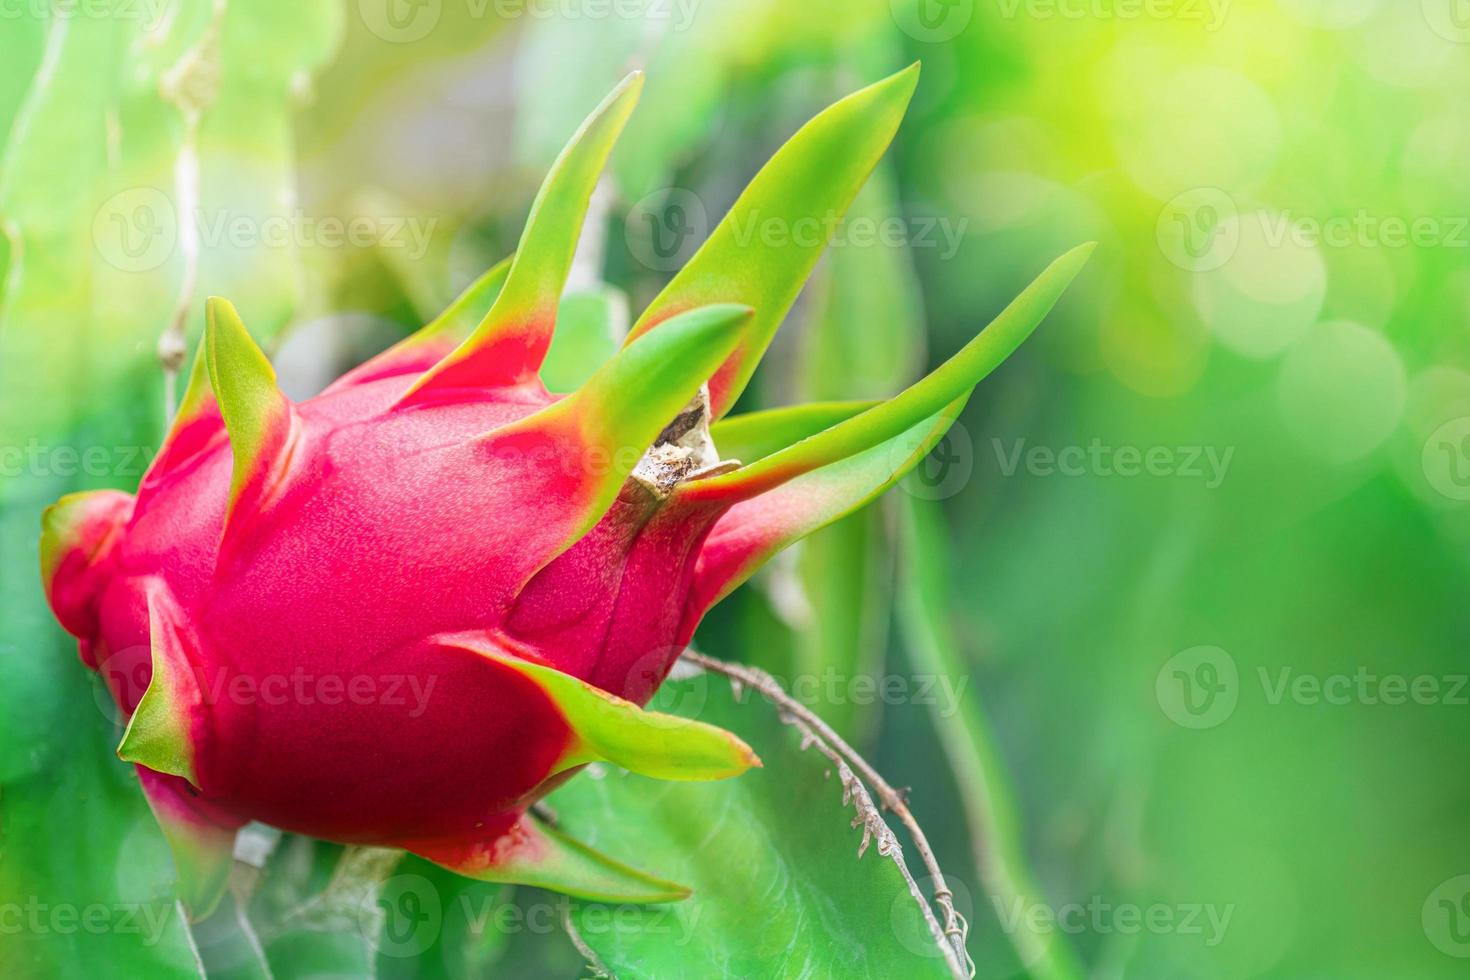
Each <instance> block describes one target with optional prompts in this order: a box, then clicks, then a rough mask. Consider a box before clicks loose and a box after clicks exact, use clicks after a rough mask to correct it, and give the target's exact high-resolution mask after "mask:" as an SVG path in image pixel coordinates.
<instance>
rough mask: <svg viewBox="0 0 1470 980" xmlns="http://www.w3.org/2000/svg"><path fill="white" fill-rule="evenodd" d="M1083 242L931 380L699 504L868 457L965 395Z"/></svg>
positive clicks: (700, 491) (1078, 265)
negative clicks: (870, 451) (860, 455)
mask: <svg viewBox="0 0 1470 980" xmlns="http://www.w3.org/2000/svg"><path fill="white" fill-rule="evenodd" d="M1094 247H1095V246H1094V245H1092V244H1088V245H1082V246H1080V247H1078V248H1075V249H1073V250H1072V251H1070V252H1068V253H1067V254H1066V255H1063V256H1062V257H1061V258H1059V259H1057V260H1056V261H1055V262H1053V263H1052V264H1051V265H1050V266H1048V267H1047V269H1046V270H1045V271H1044V272H1042V273H1041V275H1040V276H1038V277H1037V278H1036V280H1035V281H1034V282H1032V283H1031V285H1030V286H1028V287H1026V289H1025V291H1024V292H1022V293H1021V295H1020V296H1018V297H1016V299H1015V300H1013V301H1012V302H1011V304H1010V305H1009V306H1007V307H1006V308H1005V310H1004V311H1002V312H1001V314H1000V316H998V317H996V318H995V319H994V320H993V321H992V322H991V323H990V325H989V326H987V327H986V328H985V329H984V330H982V331H981V332H980V333H979V334H978V335H977V336H976V337H975V339H974V340H972V341H970V342H969V343H968V344H966V345H965V346H964V347H963V348H962V349H961V350H960V351H959V352H958V353H957V354H955V355H954V356H953V357H951V358H950V359H949V360H948V361H945V362H944V363H943V364H941V365H940V366H939V367H938V368H936V369H935V370H934V371H932V372H931V373H930V374H929V375H928V376H927V377H925V378H924V379H923V380H922V381H920V382H918V383H917V384H915V385H913V386H911V387H910V388H908V389H907V390H905V391H904V392H903V393H901V394H899V395H896V396H895V397H893V398H891V399H889V400H888V401H886V402H883V403H882V404H880V405H878V406H876V407H874V408H871V409H869V410H867V411H866V412H863V413H862V414H860V415H857V416H854V417H853V418H851V419H848V420H847V421H845V422H840V423H838V424H837V425H834V426H832V427H831V428H829V429H827V430H825V431H823V432H820V433H818V434H817V435H814V436H811V437H809V438H807V439H803V440H802V441H800V442H798V443H796V444H795V445H792V446H789V447H787V448H786V449H783V450H781V451H780V452H777V453H773V454H771V455H770V456H767V457H766V458H765V459H762V460H760V461H758V462H756V463H754V464H753V465H750V466H746V467H742V468H741V469H739V470H736V471H735V472H734V473H730V474H728V475H725V476H719V477H713V478H711V479H708V480H701V481H698V482H696V483H692V484H690V485H689V487H688V489H689V491H690V493H691V495H692V496H696V497H698V498H700V499H713V498H723V499H727V500H739V499H744V498H747V497H751V496H754V495H756V494H759V493H764V492H765V491H767V490H770V489H771V488H773V487H777V486H780V485H781V484H782V483H785V482H786V481H787V480H791V479H794V478H795V477H798V476H800V475H802V474H804V473H809V472H811V471H812V470H815V469H818V468H820V467H823V466H827V465H829V464H831V463H834V462H836V461H838V460H841V459H845V458H847V457H849V456H852V455H855V454H857V453H861V452H864V451H866V450H868V449H870V448H872V447H873V446H876V445H879V444H881V443H883V442H885V441H887V440H889V439H892V438H894V437H896V436H898V435H899V434H901V433H903V432H904V431H905V430H908V429H911V428H912V427H914V426H916V425H918V424H920V423H921V422H922V421H923V420H924V419H926V418H928V417H930V416H932V415H934V414H935V413H937V412H939V411H941V410H942V409H943V408H944V407H945V406H946V405H947V404H949V403H950V402H952V401H954V400H955V399H957V398H962V397H965V396H966V395H967V394H968V393H969V392H970V390H971V389H973V388H974V387H975V385H976V384H978V383H979V382H980V381H981V380H982V379H983V378H984V377H985V376H986V375H988V374H989V373H990V372H991V371H993V370H995V368H996V367H997V366H998V365H1000V363H1001V362H1002V361H1004V360H1005V359H1006V358H1007V357H1009V356H1010V355H1011V353H1012V352H1013V351H1014V350H1015V349H1016V348H1017V347H1019V346H1020V345H1021V343H1022V341H1024V340H1025V339H1026V338H1027V337H1029V336H1031V333H1032V331H1034V330H1035V329H1036V327H1037V326H1038V325H1039V324H1040V323H1041V321H1042V320H1043V319H1045V318H1046V315H1047V314H1048V313H1050V312H1051V309H1052V307H1053V306H1055V305H1056V303H1057V301H1058V300H1059V299H1060V298H1061V296H1062V293H1063V292H1064V291H1065V290H1066V288H1067V286H1068V285H1070V284H1071V282H1072V280H1073V279H1074V278H1076V276H1077V274H1078V273H1079V272H1081V271H1082V267H1083V266H1084V265H1086V264H1087V260H1088V258H1089V257H1090V256H1091V255H1092V251H1093V249H1094Z"/></svg>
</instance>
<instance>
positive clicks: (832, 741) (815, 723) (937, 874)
mask: <svg viewBox="0 0 1470 980" xmlns="http://www.w3.org/2000/svg"><path fill="white" fill-rule="evenodd" d="M682 659H684V660H686V661H687V662H689V663H691V664H693V665H694V666H696V667H701V668H703V669H705V670H708V671H712V672H713V673H717V674H723V675H724V676H726V677H728V678H730V680H732V681H734V682H735V683H737V684H742V685H744V686H746V687H749V688H751V689H752V690H755V691H758V692H760V694H761V695H762V696H763V697H765V698H766V700H768V701H770V702H771V703H772V704H774V705H776V706H777V708H779V709H780V712H781V717H782V720H783V721H785V722H787V723H788V724H791V725H793V726H794V727H796V728H797V730H798V731H800V732H801V733H802V736H803V740H804V745H803V747H806V746H807V745H810V746H814V747H816V748H817V749H818V751H820V752H822V754H823V755H825V756H827V758H829V759H831V760H832V761H833V763H834V764H836V765H837V767H838V770H837V771H838V775H839V777H840V778H841V779H842V783H843V792H844V794H845V795H846V796H848V797H850V798H852V799H855V800H856V802H857V804H858V814H859V819H860V820H861V821H862V822H863V824H864V829H863V847H866V846H867V843H868V841H869V839H870V838H871V837H873V836H877V838H878V852H879V853H880V854H884V855H885V856H887V857H891V858H893V859H894V862H895V863H896V864H897V865H898V867H899V870H900V871H902V872H903V876H904V879H905V880H906V881H907V882H908V885H909V890H910V891H912V892H913V894H914V898H915V900H916V901H918V903H919V907H920V909H921V910H922V911H923V913H924V918H925V920H926V921H927V922H928V923H929V927H930V930H931V931H932V932H933V933H934V938H935V942H936V943H938V945H939V948H940V949H941V950H942V951H943V952H944V957H945V962H946V963H947V964H948V965H949V968H950V972H952V973H953V974H954V975H955V976H956V977H961V978H968V977H971V976H974V964H973V963H972V962H971V960H970V957H969V953H968V952H967V950H966V948H965V940H966V937H967V935H968V932H969V924H968V923H967V922H966V921H965V918H964V916H962V915H960V913H959V911H958V910H956V909H955V907H954V893H953V892H951V891H950V889H949V887H948V885H947V884H946V879H945V877H944V872H943V871H941V870H940V868H939V862H938V860H937V859H936V858H935V857H934V849H933V848H932V847H930V846H929V839H928V838H927V837H926V836H925V835H924V831H923V829H922V828H920V826H919V822H918V821H917V820H915V819H914V815H913V813H911V812H910V811H909V808H908V804H907V803H906V802H905V801H904V796H903V793H901V792H899V791H898V790H896V789H894V788H893V786H891V785H890V784H889V783H888V781H887V780H885V779H884V778H883V777H882V776H881V775H880V774H879V773H878V771H877V770H876V769H874V768H873V766H872V765H871V764H870V763H869V762H868V761H867V760H866V759H864V758H863V757H862V756H861V755H860V754H859V753H858V751H857V750H856V749H854V748H853V747H852V746H851V745H849V744H848V743H847V741H846V740H844V739H843V738H842V736H840V735H838V734H837V733H836V732H835V731H833V730H832V727H831V726H830V725H828V724H827V723H826V722H824V721H823V720H822V719H821V718H820V717H818V716H817V714H816V713H815V712H813V711H812V710H811V709H810V708H808V707H807V706H806V705H804V704H802V703H801V702H800V701H798V700H796V699H795V698H793V697H792V696H791V695H790V694H788V693H786V690H785V689H784V688H782V687H781V685H780V683H779V682H777V680H776V679H775V678H774V677H772V676H771V675H770V674H768V673H766V672H765V671H764V670H761V669H760V668H759V667H751V666H749V665H746V664H732V663H728V662H726V661H724V660H718V659H716V658H714V657H710V656H706V655H705V654H702V653H697V652H695V651H694V650H686V651H684V654H683V658H682ZM849 767H851V768H850V769H849ZM852 770H856V773H857V776H855V777H854V776H853V775H852ZM865 783H866V784H867V786H872V787H873V789H874V790H875V791H876V792H877V795H878V800H879V802H880V803H881V804H882V806H883V809H885V810H888V811H889V812H890V813H892V814H894V815H895V816H896V817H898V819H899V821H900V822H901V823H902V824H903V825H904V827H906V828H907V829H908V832H909V836H910V838H912V840H913V842H914V849H915V850H917V851H918V853H919V859H920V860H921V861H923V863H924V867H925V868H926V869H927V870H928V872H929V876H930V877H931V878H932V879H933V881H934V904H935V905H937V906H939V909H940V912H941V914H942V915H943V916H944V925H943V926H942V927H941V926H940V924H939V921H938V919H936V918H935V916H934V912H933V910H932V909H931V908H930V905H929V902H928V901H927V900H925V898H924V897H923V893H922V892H921V891H920V889H919V886H918V884H917V882H915V881H914V879H913V876H912V875H910V874H909V871H908V868H907V866H906V865H905V864H904V861H903V856H902V849H901V848H900V847H899V846H898V841H897V839H896V838H893V835H892V831H890V830H888V826H887V824H886V823H884V822H883V820H882V818H881V816H879V815H878V812H877V809H876V808H875V807H873V806H872V801H871V798H870V797H869V796H868V791H867V787H866V786H865V785H864V784H865ZM865 803H866V805H867V808H868V809H870V810H871V811H872V812H871V814H868V813H865V812H864V804H865ZM873 820H876V824H875V823H874V822H873ZM854 825H856V824H854ZM879 827H881V828H882V830H881V831H880V830H878V828H879ZM888 839H892V843H891V844H889V843H888ZM885 846H887V847H890V850H889V851H885ZM859 853H861V851H859Z"/></svg>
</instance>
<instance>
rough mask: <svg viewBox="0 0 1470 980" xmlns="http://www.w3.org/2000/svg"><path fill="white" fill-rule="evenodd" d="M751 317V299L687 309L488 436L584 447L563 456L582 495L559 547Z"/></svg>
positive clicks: (573, 537) (604, 500)
mask: <svg viewBox="0 0 1470 980" xmlns="http://www.w3.org/2000/svg"><path fill="white" fill-rule="evenodd" d="M750 318H751V310H750V309H749V308H748V307H743V306H734V305H730V304H723V305H716V306H707V307H702V308H700V309H697V310H690V311H689V312H688V313H684V314H682V315H680V316H678V317H675V318H674V319H673V320H671V321H670V322H669V323H668V324H666V325H665V326H664V328H663V329H661V330H658V331H656V332H655V333H652V334H649V335H648V336H647V337H644V338H641V339H640V340H638V342H636V343H633V344H629V345H628V346H627V347H625V348H623V349H622V350H621V351H619V352H618V354H617V356H616V357H614V358H613V359H612V360H610V361H608V362H607V363H606V364H604V365H603V366H602V367H601V368H599V369H598V370H597V371H596V373H594V374H593V375H592V377H591V378H589V379H587V383H586V384H584V385H583V386H582V387H581V388H579V389H577V391H576V392H574V393H573V394H571V395H568V396H567V397H566V398H563V399H562V400H561V401H559V402H556V403H555V404H553V405H549V406H547V407H546V408H543V409H541V410H540V411H539V412H536V413H535V414H533V415H529V416H527V417H525V418H523V419H520V420H518V421H516V422H513V423H511V424H509V425H506V426H502V427H501V428H499V429H495V430H493V431H492V432H490V433H488V434H487V435H486V436H484V437H483V438H484V439H485V440H486V442H487V443H488V444H489V445H490V446H491V447H496V446H499V447H507V448H509V447H515V446H527V445H529V446H535V445H554V446H558V447H562V449H561V450H560V451H563V452H567V453H573V454H580V455H579V456H578V457H577V458H572V459H570V460H563V462H565V463H568V464H569V465H568V466H567V467H566V468H565V469H563V470H562V473H563V474H564V475H565V476H566V479H568V480H569V481H571V483H572V486H570V487H568V488H564V489H568V490H570V491H571V493H572V494H575V496H576V498H577V499H575V500H572V499H566V500H565V501H564V509H565V512H566V515H567V518H566V519H567V520H568V525H567V527H566V529H565V533H564V534H563V536H562V544H561V545H560V549H565V548H566V547H570V545H571V544H572V543H574V542H575V541H577V540H578V539H579V538H581V537H582V535H583V534H585V533H586V532H587V531H588V530H589V529H590V528H591V527H592V526H593V525H594V524H596V523H597V522H598V520H600V519H601V518H602V515H603V514H605V513H606V512H607V509H608V508H609V507H611V506H612V502H613V500H615V499H616V498H617V495H618V491H619V490H620V489H621V488H622V486H623V484H624V483H625V482H626V481H627V479H628V476H629V475H630V474H631V473H632V472H633V468H634V466H636V465H637V463H638V460H639V459H640V458H641V457H642V455H643V453H644V452H645V451H646V450H647V449H648V447H649V446H650V445H651V444H652V443H653V440H654V439H656V438H657V437H658V435H659V433H660V432H661V431H662V430H663V428H664V426H666V425H668V424H669V422H670V421H672V420H673V419H674V417H675V416H676V415H677V414H678V413H679V412H680V410H682V409H683V408H684V407H685V406H686V405H688V404H689V402H690V401H691V400H692V399H693V398H694V396H695V395H696V394H698V393H699V389H700V387H701V386H702V385H703V384H704V383H705V381H706V379H708V378H709V375H710V372H711V371H713V370H714V369H715V367H716V366H717V365H719V364H720V362H721V361H723V360H724V359H725V358H726V357H727V356H728V355H729V353H730V351H731V350H733V349H734V347H735V345H736V343H738V342H739V340H740V337H741V335H742V332H743V330H744V328H745V326H746V324H748V323H749V322H750ZM559 553H560V550H558V551H557V552H556V554H559ZM552 557H554V555H551V556H548V557H547V558H546V559H545V560H546V561H550V560H551V558H552Z"/></svg>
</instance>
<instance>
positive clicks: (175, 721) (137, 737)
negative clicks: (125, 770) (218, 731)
mask: <svg viewBox="0 0 1470 980" xmlns="http://www.w3.org/2000/svg"><path fill="white" fill-rule="evenodd" d="M178 623H179V616H178V614H177V613H176V612H175V611H174V609H173V603H172V600H170V599H169V597H168V596H167V595H166V593H164V592H163V590H162V589H161V588H153V589H150V590H149V594H148V636H149V644H150V646H151V648H152V655H153V675H152V677H151V678H150V679H149V681H148V689H147V690H145V691H144V692H143V698H142V700H140V701H139V702H138V706H137V707H136V708H135V709H133V716H132V718H130V719H128V727H127V730H126V731H125V732H123V738H122V742H121V743H120V744H119V745H118V747H117V755H118V758H120V759H122V760H123V761H125V762H132V763H136V764H137V765H140V766H146V767H148V768H149V769H152V770H153V771H154V772H161V773H167V774H169V775H171V776H181V777H183V778H184V779H187V780H188V781H189V782H190V783H192V784H193V785H194V786H195V787H197V786H198V785H199V775H198V772H197V770H196V768H195V762H196V759H195V751H194V731H193V728H194V719H195V718H196V717H197V716H198V714H199V712H200V709H201V708H202V706H203V703H204V697H203V693H202V692H201V691H200V689H199V682H198V678H197V677H196V676H195V674H194V668H193V666H192V665H191V663H190V661H189V657H188V654H187V653H186V652H185V649H184V644H183V641H182V638H181V636H180V634H179V629H178Z"/></svg>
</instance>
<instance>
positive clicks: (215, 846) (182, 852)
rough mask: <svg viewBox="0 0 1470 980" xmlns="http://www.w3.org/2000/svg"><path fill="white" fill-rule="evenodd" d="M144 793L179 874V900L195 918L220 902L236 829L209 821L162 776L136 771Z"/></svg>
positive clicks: (192, 918) (205, 916) (232, 851)
mask: <svg viewBox="0 0 1470 980" xmlns="http://www.w3.org/2000/svg"><path fill="white" fill-rule="evenodd" d="M139 776H140V778H141V779H142V783H143V796H144V798H145V799H147V800H148V806H149V808H150V809H151V810H152V811H153V817H154V819H155V820H157V821H158V827H159V829H160V830H162V831H163V838H164V840H165V841H166V842H167V843H168V849H169V852H170V853H171V854H172V855H173V859H174V871H175V873H176V874H177V875H178V879H179V884H178V891H179V899H180V901H182V902H183V903H184V907H185V908H186V909H188V911H189V918H190V919H191V920H194V921H198V920H200V919H206V918H208V917H209V914H210V913H211V912H213V911H214V909H215V907H216V906H217V905H218V904H219V900H220V898H221V897H222V896H223V895H224V893H225V886H226V885H228V884H229V881H230V869H231V868H232V867H234V863H235V858H234V851H235V829H234V828H232V827H223V826H220V825H219V824H217V823H214V822H213V821H211V820H209V819H208V818H206V817H205V816H203V815H202V814H200V813H199V812H198V811H197V810H195V809H194V807H193V806H192V805H190V803H189V802H188V801H187V800H186V799H184V798H183V796H182V795H181V794H180V793H179V792H178V791H177V790H176V789H174V787H173V786H171V785H169V783H168V782H167V781H166V780H164V779H163V778H162V777H159V776H155V775H151V774H149V773H139Z"/></svg>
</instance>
